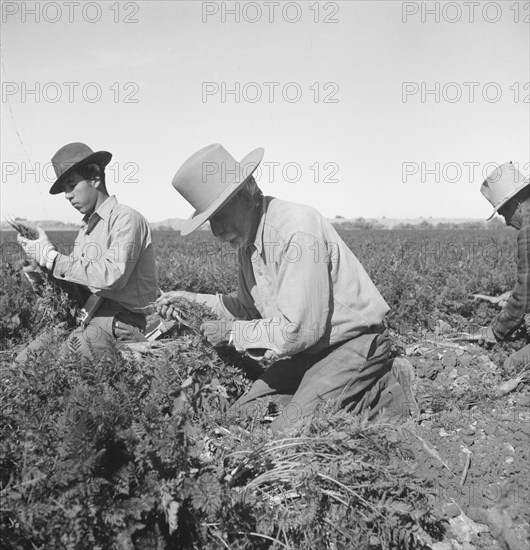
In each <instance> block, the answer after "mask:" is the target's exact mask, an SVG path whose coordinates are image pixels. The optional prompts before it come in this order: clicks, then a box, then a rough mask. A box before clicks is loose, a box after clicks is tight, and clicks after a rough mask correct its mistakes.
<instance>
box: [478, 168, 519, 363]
mask: <svg viewBox="0 0 530 550" xmlns="http://www.w3.org/2000/svg"><path fill="white" fill-rule="evenodd" d="M480 191H481V192H482V194H483V195H484V197H486V199H487V200H488V201H489V202H490V203H491V204H492V206H493V213H492V214H491V216H490V217H489V218H488V220H489V219H491V218H492V217H493V216H494V215H495V213H496V212H498V213H499V214H500V215H501V216H503V217H504V220H505V221H506V225H507V226H508V227H513V228H515V229H517V230H518V231H519V233H518V235H517V282H516V283H515V287H514V288H513V290H512V292H511V294H510V295H509V297H508V299H507V300H506V301H505V303H504V305H503V307H502V310H501V311H500V313H499V314H498V315H497V316H496V317H495V319H493V321H492V323H491V325H490V326H489V327H488V328H487V329H486V330H485V331H484V334H483V335H482V337H481V341H480V343H481V344H483V345H485V346H486V347H491V346H493V345H495V344H496V343H497V342H499V341H501V340H504V339H505V338H507V337H508V336H509V335H510V334H511V333H512V332H513V331H514V330H515V329H517V328H518V327H519V325H521V323H522V321H523V319H524V317H525V314H528V313H529V312H530V300H529V293H530V180H529V179H528V178H526V179H525V178H524V176H523V175H522V174H521V172H519V170H517V169H516V168H515V166H514V165H513V164H512V163H511V162H507V163H505V164H502V165H500V166H499V167H497V168H496V169H495V170H494V171H493V172H492V173H491V174H490V175H489V176H488V177H487V178H486V180H485V181H484V183H483V184H482V186H481V188H480ZM528 330H530V327H528ZM529 364H530V345H527V346H525V347H524V348H523V349H521V350H519V351H518V352H516V353H514V354H513V355H512V356H511V357H509V358H508V360H507V362H506V364H505V366H506V367H507V368H509V369H510V370H512V369H516V370H522V369H523V368H524V367H525V366H527V365H529Z"/></svg>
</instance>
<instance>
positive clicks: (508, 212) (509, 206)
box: [499, 200, 519, 227]
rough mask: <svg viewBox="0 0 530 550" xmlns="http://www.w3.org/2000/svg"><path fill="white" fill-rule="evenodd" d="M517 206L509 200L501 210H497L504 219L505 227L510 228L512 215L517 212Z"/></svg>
mask: <svg viewBox="0 0 530 550" xmlns="http://www.w3.org/2000/svg"><path fill="white" fill-rule="evenodd" d="M517 208H519V204H518V203H517V202H515V201H513V200H509V201H508V202H507V203H506V204H505V205H504V206H503V207H502V208H499V214H500V215H501V216H503V217H504V221H505V222H506V225H507V226H508V227H510V225H512V220H513V216H514V214H515V213H516V212H517Z"/></svg>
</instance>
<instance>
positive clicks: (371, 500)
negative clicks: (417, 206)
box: [0, 230, 530, 550]
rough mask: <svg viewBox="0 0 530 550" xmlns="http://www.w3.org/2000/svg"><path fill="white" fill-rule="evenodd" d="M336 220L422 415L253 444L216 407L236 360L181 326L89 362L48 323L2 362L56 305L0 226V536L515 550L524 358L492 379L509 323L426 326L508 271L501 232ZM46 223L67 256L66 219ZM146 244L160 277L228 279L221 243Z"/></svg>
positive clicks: (170, 240)
mask: <svg viewBox="0 0 530 550" xmlns="http://www.w3.org/2000/svg"><path fill="white" fill-rule="evenodd" d="M341 235H342V237H343V238H344V240H345V241H346V242H347V244H348V245H349V246H350V248H351V249H352V250H353V251H354V253H355V254H356V255H357V257H358V258H359V259H360V261H361V262H362V264H363V265H364V266H365V268H366V270H367V271H368V273H369V274H370V276H371V277H372V279H373V280H374V282H375V283H376V285H377V286H378V288H379V290H380V291H381V293H382V295H383V297H384V298H385V300H386V301H387V302H388V304H389V305H390V307H391V312H390V314H389V315H388V317H387V324H388V327H389V329H390V332H391V336H392V345H393V354H394V355H396V356H402V357H407V360H409V361H411V362H412V363H413V366H414V367H415V370H416V381H415V391H416V393H417V398H418V402H419V405H420V409H421V413H422V415H421V417H420V419H419V422H415V423H414V426H412V427H410V429H409V428H407V426H405V427H402V428H396V427H394V426H388V425H376V426H371V425H369V424H367V423H366V422H365V421H364V420H363V419H358V418H352V417H349V416H348V415H346V414H344V413H342V412H340V411H336V410H335V409H334V407H333V404H330V406H329V407H326V408H324V409H322V410H319V411H316V412H315V416H314V418H312V419H311V421H310V422H309V423H300V426H299V429H298V431H297V432H296V434H295V436H293V437H292V438H290V439H286V440H281V441H272V440H271V438H270V435H269V433H268V431H267V424H266V423H263V422H262V421H261V420H260V419H259V418H255V419H253V420H248V421H245V422H244V421H242V420H241V419H240V418H239V417H238V415H237V412H236V411H231V410H228V407H229V405H230V403H231V402H233V401H234V400H235V399H236V398H237V396H239V395H241V393H242V392H243V391H244V390H245V389H246V388H248V386H249V384H250V381H249V377H252V376H253V372H255V369H254V368H253V365H252V364H251V363H249V361H248V360H246V359H243V358H240V357H237V356H236V355H235V354H234V353H233V352H231V351H229V350H219V351H218V350H214V349H212V348H211V347H209V346H208V345H207V343H205V342H204V341H203V340H202V339H201V337H200V336H197V335H196V334H195V333H193V332H190V331H188V330H187V329H186V328H184V327H183V328H182V329H181V330H180V331H179V332H178V333H177V334H176V335H174V336H173V338H172V339H171V340H170V341H167V342H165V345H164V347H163V349H162V350H161V351H159V352H157V353H156V354H155V355H152V356H144V357H141V358H138V357H134V356H132V355H124V354H120V353H119V352H118V351H116V353H115V354H114V355H113V356H112V357H107V358H106V359H103V360H101V361H98V362H88V361H83V360H81V359H80V358H79V357H76V356H75V354H72V355H71V356H70V357H69V358H66V359H64V360H61V361H58V360H57V349H58V344H57V342H56V341H55V339H54V336H52V335H51V334H50V343H49V346H48V348H47V350H46V351H45V352H44V353H43V354H42V355H41V356H39V357H35V358H34V361H33V362H32V363H31V365H30V366H28V367H27V368H26V369H25V370H22V369H19V368H15V367H13V366H12V359H13V357H14V354H15V352H16V349H18V348H19V347H20V346H21V345H23V344H24V343H26V342H28V341H29V340H30V339H31V338H32V337H34V336H35V335H36V334H38V333H40V332H42V331H44V330H48V329H50V328H51V327H52V326H54V325H57V324H58V323H61V322H63V323H68V312H67V311H65V308H64V304H62V303H61V302H60V301H58V300H55V299H54V298H53V297H50V296H43V297H41V298H37V297H36V296H35V295H34V294H33V292H32V290H31V288H30V287H29V285H28V284H27V282H26V281H25V280H24V279H23V277H22V276H21V274H20V272H19V268H18V262H19V261H20V259H21V256H20V255H21V251H20V249H19V248H18V246H17V245H16V242H15V240H14V233H10V232H5V233H3V234H2V235H1V241H0V246H1V250H2V264H1V268H0V291H1V296H0V338H1V345H0V350H1V354H0V360H1V364H0V366H1V373H2V374H1V378H2V379H1V380H0V385H1V390H0V392H1V403H0V407H1V410H0V413H1V417H0V436H1V443H0V445H1V447H0V472H1V474H0V476H1V491H2V493H1V494H2V502H1V512H0V514H1V517H0V522H1V523H0V546H1V547H2V548H8V549H24V550H25V549H35V548H41V549H48V548H53V549H55V548H65V549H72V550H73V549H75V550H78V549H85V548H86V549H87V550H88V549H90V550H95V549H101V550H107V549H111V548H117V549H124V550H132V549H135V548H138V549H146V550H151V549H153V550H154V549H166V548H167V549H177V548H183V549H188V548H190V549H191V548H211V549H214V548H215V549H217V548H249V549H250V548H293V549H294V548H337V549H339V548H363V549H370V548H371V549H377V548H436V549H438V550H441V549H449V548H452V547H451V541H455V542H454V544H464V543H465V544H468V546H466V548H470V549H471V548H484V549H485V548H488V549H495V548H499V549H501V548H509V549H510V550H519V549H522V548H525V547H526V546H525V545H527V544H528V534H529V533H530V528H529V524H528V522H529V514H528V511H527V508H528V504H529V495H530V482H529V479H528V460H529V454H528V450H527V449H528V443H529V426H530V424H529V419H530V412H529V404H530V403H529V398H528V373H527V374H526V375H525V376H526V378H523V379H522V380H521V383H520V384H519V385H518V386H517V388H516V389H515V391H512V392H510V393H509V394H506V395H501V394H500V393H499V392H498V391H497V389H498V388H499V387H500V385H501V384H502V383H504V382H506V381H507V380H509V379H511V378H513V373H510V372H506V371H505V370H504V369H503V363H504V360H505V359H506V357H507V356H508V355H509V354H510V353H511V351H513V350H515V349H519V348H520V347H522V346H523V345H524V342H525V341H527V338H528V335H527V334H526V332H525V330H524V328H522V329H521V330H520V331H519V332H517V333H516V334H515V335H514V336H513V337H512V339H511V340H510V341H508V342H506V343H503V344H500V345H499V346H496V347H495V348H494V350H492V351H490V352H486V351H485V350H483V349H481V348H479V347H478V346H476V345H456V344H454V343H453V344H451V343H448V342H447V341H445V340H444V338H443V334H444V333H448V332H459V331H466V332H473V331H475V330H476V329H477V328H478V327H479V326H484V325H486V324H488V322H489V321H490V320H491V318H492V317H493V316H494V315H495V313H496V311H497V310H496V309H495V307H494V306H493V305H492V304H489V303H486V302H478V301H476V300H474V299H473V298H471V297H470V294H472V293H481V294H488V295H498V294H501V293H502V292H504V291H506V290H510V289H511V288H512V287H513V284H514V281H515V251H516V249H515V239H516V234H515V232H514V231H511V230H495V231H485V230H476V231H460V230H446V231H436V230H425V231H422V230H418V231H411V230H403V231H385V230H373V231H347V232H343V233H341ZM50 237H51V239H52V241H54V242H55V243H56V244H58V245H59V246H60V248H61V249H62V250H63V251H65V252H68V250H70V249H71V246H72V243H73V239H74V237H75V234H73V233H53V232H50ZM154 240H155V244H156V248H157V258H158V274H159V287H160V288H161V289H162V290H170V289H184V290H191V291H195V292H229V291H232V290H234V289H235V287H236V270H237V265H236V257H235V254H234V252H233V251H232V250H231V249H229V248H227V247H224V246H221V245H220V244H218V243H216V242H214V241H213V239H212V238H211V236H210V234H209V232H198V234H196V235H193V236H191V237H189V238H186V239H184V238H181V237H180V236H179V234H178V233H176V232H155V233H154ZM196 314H197V316H199V317H200V316H201V315H203V314H205V312H204V311H201V309H200V308H197V311H196ZM463 449H464V450H463ZM468 456H472V457H473V458H472V460H468V458H467V457H468ZM464 474H465V475H464ZM437 545H438V546H437ZM453 547H454V548H456V547H457V546H453ZM460 547H463V546H460Z"/></svg>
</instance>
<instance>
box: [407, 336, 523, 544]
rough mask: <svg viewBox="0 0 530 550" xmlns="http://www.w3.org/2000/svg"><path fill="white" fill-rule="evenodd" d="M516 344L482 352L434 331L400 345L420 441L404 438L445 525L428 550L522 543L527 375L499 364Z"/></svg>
mask: <svg viewBox="0 0 530 550" xmlns="http://www.w3.org/2000/svg"><path fill="white" fill-rule="evenodd" d="M526 338H528V337H526ZM527 341H528V340H527V339H526V342H527ZM524 345H525V340H524V339H519V340H517V341H513V342H511V343H509V344H506V345H502V346H497V347H496V348H495V351H486V350H484V349H483V348H481V347H479V346H477V345H475V344H470V343H467V342H462V341H454V340H450V339H448V338H444V335H443V334H440V333H437V334H426V335H424V337H423V338H422V340H421V341H419V342H418V340H416V341H415V343H409V344H408V345H403V347H402V349H401V352H402V353H401V354H400V355H401V356H404V357H406V358H407V359H408V360H409V361H410V362H411V363H412V365H413V366H414V370H415V375H416V378H415V381H414V388H413V389H414V392H415V395H416V399H417V401H418V405H419V408H420V416H419V426H418V428H417V430H418V432H417V433H418V435H419V436H420V438H421V439H422V440H423V441H422V440H421V439H418V438H416V437H412V436H411V437H410V441H409V443H410V448H411V450H412V452H413V453H414V455H415V457H416V460H417V462H418V468H419V470H418V471H419V473H420V474H422V475H423V476H425V477H426V478H427V479H429V480H431V481H432V483H433V485H434V488H435V494H436V503H437V507H438V509H439V511H440V512H441V513H443V514H444V515H445V517H446V519H447V521H448V524H449V529H448V532H447V538H446V540H445V541H444V542H442V543H438V544H436V545H433V548H434V549H436V550H453V549H466V550H472V549H475V548H476V549H489V550H492V549H508V550H523V549H528V548H530V507H529V504H530V387H529V380H530V373H529V372H528V367H526V368H525V369H524V370H523V371H522V372H521V371H520V372H518V373H517V372H514V371H513V370H512V371H509V370H506V369H505V368H504V367H503V365H504V360H505V359H506V358H507V357H508V356H509V354H510V353H511V352H512V351H514V350H517V349H520V348H522V347H523V346H524ZM518 376H519V380H520V381H519V383H517V384H516V382H512V383H508V386H514V385H516V387H515V388H513V389H510V391H508V392H507V393H505V394H504V395H501V394H502V393H503V389H504V390H506V382H508V381H509V380H514V379H517V377H518ZM503 384H504V386H501V385H503Z"/></svg>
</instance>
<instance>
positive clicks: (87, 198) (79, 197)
mask: <svg viewBox="0 0 530 550" xmlns="http://www.w3.org/2000/svg"><path fill="white" fill-rule="evenodd" d="M98 184H99V181H97V180H86V179H85V178H84V176H82V175H81V174H77V173H76V172H74V173H73V174H72V176H71V177H70V179H69V180H68V181H67V182H66V183H65V184H64V196H65V198H66V199H67V200H69V201H70V204H71V205H72V206H73V207H74V208H75V209H76V210H79V212H81V214H83V215H85V214H88V213H91V212H92V211H93V210H94V209H95V207H96V203H97V201H98V190H97V186H98Z"/></svg>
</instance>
